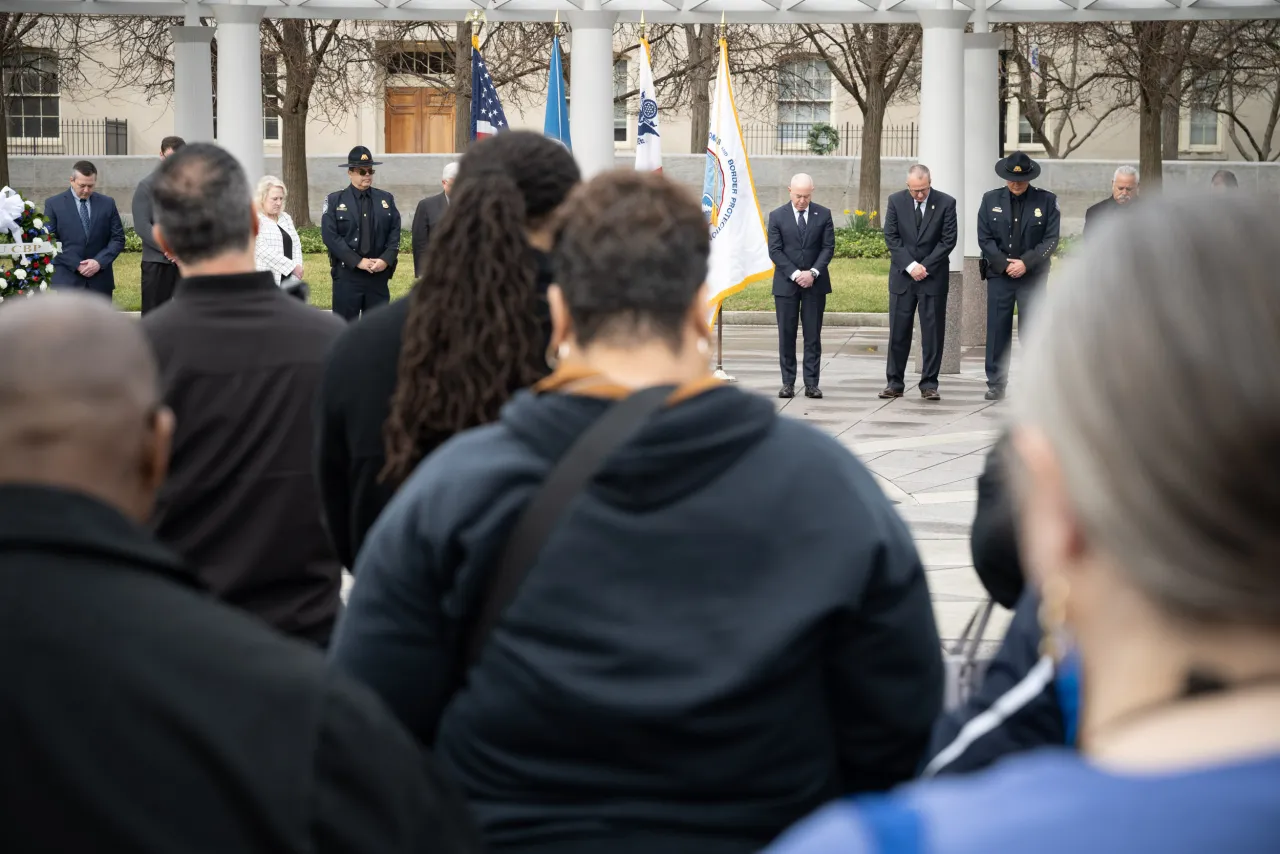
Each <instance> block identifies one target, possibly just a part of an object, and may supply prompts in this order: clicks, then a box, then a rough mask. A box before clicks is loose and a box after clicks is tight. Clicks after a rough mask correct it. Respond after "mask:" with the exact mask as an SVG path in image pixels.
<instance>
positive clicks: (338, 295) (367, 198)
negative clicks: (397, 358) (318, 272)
mask: <svg viewBox="0 0 1280 854" xmlns="http://www.w3.org/2000/svg"><path fill="white" fill-rule="evenodd" d="M381 165H382V164H381V163H380V162H379V161H377V160H374V159H373V154H372V153H370V151H369V149H367V148H365V147H364V146H363V145H357V146H356V147H355V148H353V149H351V153H350V154H348V155H347V163H346V169H347V177H348V178H350V179H351V183H350V184H349V185H348V186H347V187H345V188H344V189H341V190H338V191H337V192H336V193H330V194H329V195H328V196H327V197H326V198H325V200H324V213H323V214H322V215H321V217H320V236H321V237H322V238H323V239H324V245H325V248H326V249H328V250H329V264H330V272H331V273H332V275H333V313H334V314H336V315H338V316H339V317H341V318H343V319H344V320H355V319H356V318H357V317H359V316H360V312H362V311H369V310H371V309H374V308H377V307H378V306H380V305H385V304H386V303H388V302H390V301H391V290H390V287H389V283H390V281H391V276H392V275H393V274H394V273H395V271H396V260H397V259H398V258H399V252H400V211H398V210H396V200H395V196H392V195H391V194H390V193H388V192H387V191H386V190H379V189H377V188H375V187H374V186H373V175H374V171H375V170H374V168H373V167H375V166H381Z"/></svg>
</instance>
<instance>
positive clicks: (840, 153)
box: [742, 122, 920, 157]
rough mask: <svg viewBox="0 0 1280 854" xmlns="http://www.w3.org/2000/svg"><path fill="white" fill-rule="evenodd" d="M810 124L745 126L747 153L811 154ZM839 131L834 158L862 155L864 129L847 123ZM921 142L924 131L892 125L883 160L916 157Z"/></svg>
mask: <svg viewBox="0 0 1280 854" xmlns="http://www.w3.org/2000/svg"><path fill="white" fill-rule="evenodd" d="M812 127H813V125H811V124H807V123H783V124H776V125H769V124H758V125H744V126H743V128H742V135H743V136H744V137H745V138H746V143H747V153H748V154H752V155H777V154H797V155H811V154H813V152H812V151H810V150H809V131H810V129H811V128H812ZM833 127H834V128H835V130H836V139H837V142H836V147H835V149H834V150H833V151H832V152H831V155H832V156H833V157H857V156H858V155H860V154H861V153H862V126H861V125H854V124H850V123H849V122H845V123H844V124H841V125H833ZM919 142H920V130H919V128H918V127H917V126H916V125H915V124H914V123H912V124H906V125H892V126H889V127H886V128H884V129H883V130H882V131H881V132H880V156H881V157H915V156H916V147H917V145H918V144H919Z"/></svg>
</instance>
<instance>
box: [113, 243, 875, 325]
mask: <svg viewBox="0 0 1280 854" xmlns="http://www.w3.org/2000/svg"><path fill="white" fill-rule="evenodd" d="M141 260H142V256H141V255H139V254H137V253H125V254H123V255H121V256H120V257H119V258H118V259H117V260H116V263H115V274H116V291H115V304H116V307H117V308H119V309H122V310H124V311H139V310H140V309H141V308H142V286H141V279H142V268H141ZM303 266H304V267H305V268H306V271H307V284H308V285H310V286H311V300H310V302H311V304H312V305H315V306H317V307H319V308H329V307H330V305H331V300H332V299H333V292H332V285H331V283H330V280H329V263H328V259H327V258H326V257H325V256H324V255H307V256H306V257H305V258H304V260H303ZM831 277H832V280H833V281H832V286H833V288H834V290H833V292H832V294H831V296H829V297H827V311H888V310H889V291H888V288H887V287H886V284H885V283H886V281H887V280H888V277H889V262H888V261H879V260H870V261H869V260H863V259H853V258H837V259H836V260H834V261H832V262H831ZM412 285H413V261H412V259H411V258H410V257H409V256H408V255H401V256H400V263H399V264H398V265H397V266H396V274H395V276H394V277H393V278H392V279H391V298H392V299H395V298H396V297H400V296H403V295H404V294H406V293H408V291H409V288H410V286H412ZM771 290H772V284H771V283H770V282H760V283H758V284H755V285H752V286H751V287H749V288H747V289H746V290H745V291H743V292H742V293H740V294H737V295H735V296H733V297H731V298H730V299H729V300H728V301H727V302H726V303H725V308H726V309H727V310H729V311H773V295H772V293H771Z"/></svg>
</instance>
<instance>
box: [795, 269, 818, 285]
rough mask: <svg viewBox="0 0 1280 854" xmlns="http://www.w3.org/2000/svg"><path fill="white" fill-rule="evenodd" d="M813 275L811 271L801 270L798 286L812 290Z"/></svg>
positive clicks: (798, 276) (797, 281) (797, 277)
mask: <svg viewBox="0 0 1280 854" xmlns="http://www.w3.org/2000/svg"><path fill="white" fill-rule="evenodd" d="M814 281H815V280H814V278H813V273H812V272H810V271H809V270H801V271H800V273H799V274H798V275H797V276H796V284H797V285H799V286H800V287H802V288H811V287H813V283H814Z"/></svg>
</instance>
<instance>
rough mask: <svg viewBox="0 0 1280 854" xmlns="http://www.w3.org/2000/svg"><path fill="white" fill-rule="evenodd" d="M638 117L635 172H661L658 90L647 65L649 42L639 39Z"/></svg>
mask: <svg viewBox="0 0 1280 854" xmlns="http://www.w3.org/2000/svg"><path fill="white" fill-rule="evenodd" d="M640 47H642V48H644V50H643V51H642V52H641V53H640V115H639V116H638V117H637V120H638V125H637V127H636V171H638V172H661V171H662V135H661V134H660V133H658V90H657V89H656V88H654V85H653V68H652V67H650V65H649V41H648V39H640Z"/></svg>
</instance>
